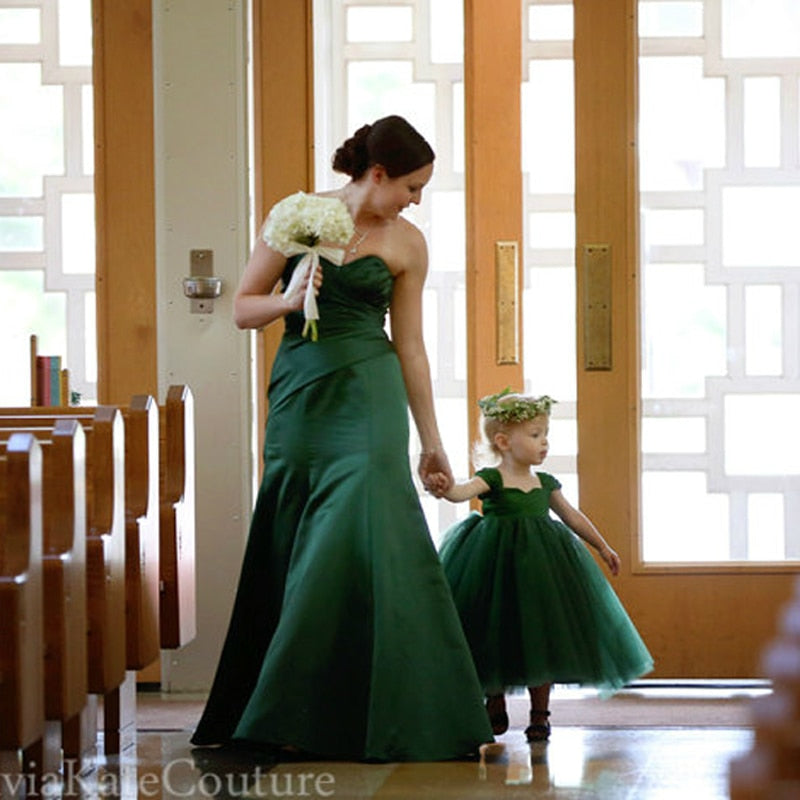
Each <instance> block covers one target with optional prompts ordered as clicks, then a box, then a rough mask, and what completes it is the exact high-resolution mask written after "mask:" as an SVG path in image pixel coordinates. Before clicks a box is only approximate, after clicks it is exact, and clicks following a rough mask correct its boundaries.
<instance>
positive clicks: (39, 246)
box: [0, 217, 44, 253]
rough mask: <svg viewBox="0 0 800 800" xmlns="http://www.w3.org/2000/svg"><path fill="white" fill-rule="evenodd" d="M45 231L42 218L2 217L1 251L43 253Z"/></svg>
mask: <svg viewBox="0 0 800 800" xmlns="http://www.w3.org/2000/svg"><path fill="white" fill-rule="evenodd" d="M43 230H44V219H42V217H0V251H3V250H5V251H6V252H9V253H21V252H41V251H42V250H44V241H43Z"/></svg>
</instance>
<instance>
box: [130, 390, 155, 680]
mask: <svg viewBox="0 0 800 800" xmlns="http://www.w3.org/2000/svg"><path fill="white" fill-rule="evenodd" d="M122 413H123V416H124V418H125V544H126V550H125V590H126V602H125V611H126V622H127V628H126V630H127V641H126V664H127V668H128V669H129V670H139V669H143V668H144V667H146V666H148V665H149V664H152V663H153V661H155V660H156V659H158V657H159V654H160V644H161V642H160V636H159V603H160V599H159V596H160V580H161V578H160V566H159V564H160V560H161V556H160V541H159V538H160V537H159V497H158V492H159V488H158V487H159V412H158V405H157V403H156V401H155V399H154V398H153V397H151V396H150V395H134V397H132V398H131V403H130V405H129V406H128V407H124V408H123V409H122Z"/></svg>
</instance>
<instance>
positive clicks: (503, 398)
mask: <svg viewBox="0 0 800 800" xmlns="http://www.w3.org/2000/svg"><path fill="white" fill-rule="evenodd" d="M556 402H558V401H557V400H553V398H552V397H548V396H547V395H546V394H543V395H542V396H541V397H530V396H529V395H523V394H517V393H516V392H512V391H511V389H509V388H505V389H503V391H502V392H498V393H497V394H490V395H487V396H486V397H482V398H481V399H480V400H478V407H479V408H480V410H481V412H482V413H483V416H484V417H486V418H487V419H496V420H499V421H500V422H526V421H527V420H529V419H535V418H536V417H541V416H547V415H549V414H550V409H551V408H552V406H553V404H554V403H556Z"/></svg>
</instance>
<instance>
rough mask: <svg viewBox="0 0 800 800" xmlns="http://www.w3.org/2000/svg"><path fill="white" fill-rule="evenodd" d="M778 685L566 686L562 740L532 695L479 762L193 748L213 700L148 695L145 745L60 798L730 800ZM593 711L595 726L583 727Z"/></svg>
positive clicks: (141, 734) (63, 790)
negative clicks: (291, 756)
mask: <svg viewBox="0 0 800 800" xmlns="http://www.w3.org/2000/svg"><path fill="white" fill-rule="evenodd" d="M768 691H769V689H768V688H767V687H764V686H761V687H759V686H757V685H752V686H741V685H739V686H730V685H728V686H713V687H708V686H703V685H688V686H681V687H667V686H659V685H650V686H646V687H639V688H633V689H630V690H626V691H624V692H621V693H619V694H618V695H616V696H615V697H614V698H612V699H611V700H607V701H601V700H599V699H596V698H595V697H594V696H593V695H591V694H589V693H584V692H580V691H579V690H569V689H557V690H556V691H555V693H554V697H553V703H552V706H551V708H552V710H553V733H552V737H551V739H550V741H549V742H548V743H546V744H535V745H529V744H527V743H526V741H525V737H524V735H523V732H522V731H523V728H524V725H525V715H526V711H527V709H526V706H525V703H526V701H525V698H524V697H523V696H519V697H516V696H515V697H512V698H510V699H509V711H510V717H511V728H510V730H509V731H508V732H507V733H506V734H504V735H502V736H500V737H498V739H497V742H496V743H495V744H492V745H489V746H487V747H486V748H484V752H483V753H482V754H481V757H480V759H478V760H476V761H462V762H447V763H424V764H419V763H416V764H354V763H331V762H305V763H282V764H275V763H272V762H271V761H270V760H269V758H267V757H266V756H256V755H252V754H250V755H244V754H241V753H237V754H232V753H229V752H221V751H214V750H209V749H203V748H200V749H198V748H192V746H191V745H190V744H189V737H190V735H191V730H192V728H193V726H194V723H195V721H196V719H197V713H199V709H200V708H201V707H202V699H201V698H197V699H194V700H192V699H189V700H187V699H185V698H177V699H176V698H174V697H167V696H164V697H162V696H160V695H149V696H145V695H141V694H140V695H139V705H140V708H141V714H140V717H141V722H140V725H139V730H138V731H137V734H136V739H135V743H134V744H132V745H131V746H130V747H128V748H127V749H126V750H125V751H124V752H123V754H122V756H121V757H120V758H119V759H112V760H109V761H106V760H104V759H103V758H102V757H99V758H98V761H97V764H96V767H95V769H93V770H89V771H87V772H86V773H85V774H83V775H81V776H75V775H70V774H69V773H70V770H69V769H68V770H67V773H66V774H65V776H64V783H63V785H62V786H61V787H58V786H56V784H55V783H53V784H51V785H50V786H49V787H48V788H49V789H50V790H51V792H50V793H49V796H51V797H61V796H63V797H67V796H71V797H84V798H88V797H123V798H131V800H133V798H141V797H154V798H178V797H180V798H185V797H198V798H199V797H218V798H229V797H254V798H258V797H262V798H273V797H284V798H286V797H289V798H292V797H305V798H319V797H330V798H337V800H361V799H362V798H365V799H366V798H391V799H392V800H406V799H408V800H412V798H434V799H435V800H439V799H441V800H450V799H451V798H452V800H473V799H476V800H477V798H486V799H487V800H488V798H507V800H517V798H526V799H527V800H530V799H531V798H534V799H535V798H554V799H555V800H579V799H580V800H584V799H586V800H588V799H589V798H597V800H623V799H624V800H669V799H670V798H682V800H716V798H727V797H728V764H729V762H730V760H731V758H733V757H735V756H737V755H740V754H742V753H744V752H745V751H747V750H749V748H750V746H751V744H752V741H753V732H752V730H751V729H750V727H749V725H748V705H749V703H750V702H751V700H752V697H755V696H757V695H759V694H762V695H763V694H765V693H768ZM582 709H583V710H582ZM582 717H583V718H585V719H584V721H585V722H586V723H588V724H577V723H578V722H580V721H581V718H582ZM70 792H71V793H70Z"/></svg>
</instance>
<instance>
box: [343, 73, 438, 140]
mask: <svg viewBox="0 0 800 800" xmlns="http://www.w3.org/2000/svg"><path fill="white" fill-rule="evenodd" d="M413 67H414V65H413V63H412V62H411V61H351V62H350V63H349V64H348V65H347V75H348V86H349V87H350V89H349V93H348V98H347V108H348V129H349V130H350V131H351V132H352V131H354V130H355V129H356V128H357V127H358V126H360V125H363V124H364V123H365V122H372V121H373V120H376V119H378V118H380V117H385V116H386V115H388V114H400V115H401V116H403V117H406V118H407V119H409V120H411V121H413V124H414V127H415V128H417V130H419V132H420V133H422V135H423V136H425V138H426V139H427V140H428V141H429V142H430V144H431V146H432V147H433V149H434V150H436V137H435V133H436V124H435V111H436V109H435V103H434V89H435V87H434V84H433V83H419V82H415V81H414V75H413Z"/></svg>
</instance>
